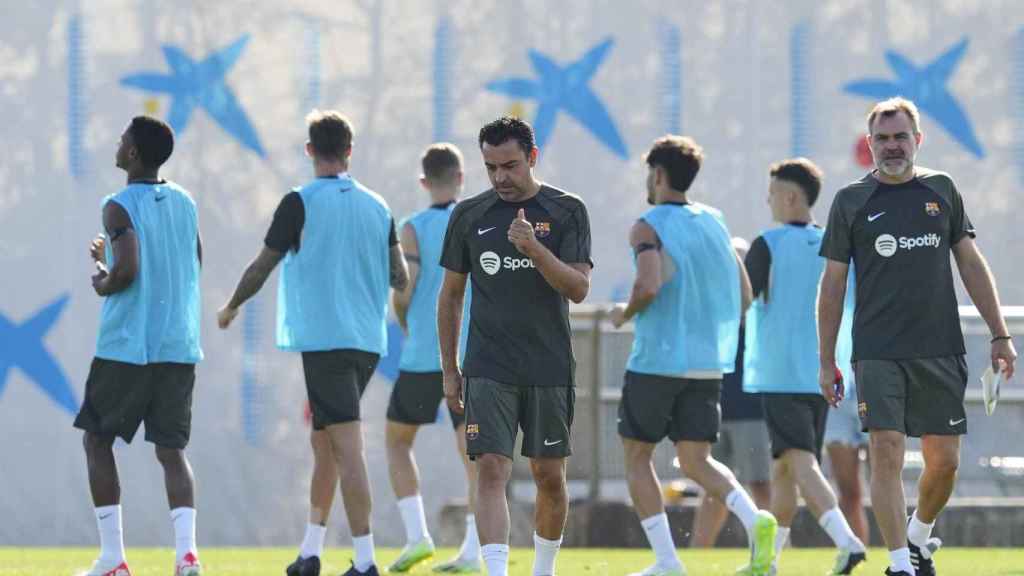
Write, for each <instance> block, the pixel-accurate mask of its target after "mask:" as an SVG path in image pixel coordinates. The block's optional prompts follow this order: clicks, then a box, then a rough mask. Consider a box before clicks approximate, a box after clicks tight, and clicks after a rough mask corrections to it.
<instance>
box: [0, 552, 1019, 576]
mask: <svg viewBox="0 0 1024 576" xmlns="http://www.w3.org/2000/svg"><path fill="white" fill-rule="evenodd" d="M453 552H454V551H453V550H451V549H444V550H439V551H438V554H437V556H435V560H445V559H447V558H448V557H449V556H450V555H451V554H452V553H453ZM679 553H680V556H681V558H682V559H683V562H684V563H685V564H686V568H687V571H688V572H689V574H690V576H705V575H706V576H726V575H731V574H732V573H733V571H734V570H735V568H736V567H737V566H738V565H740V564H742V563H744V561H745V553H744V551H743V550H738V549H727V550H700V551H697V550H687V549H681V550H680V551H679ZM95 554H96V550H95V549H93V548H0V576H51V575H53V576H72V575H74V574H76V573H77V572H78V571H81V570H84V569H87V568H88V567H89V565H90V563H91V562H92V560H93V559H94V558H95ZM397 554H398V550H397V549H379V550H378V551H377V562H378V566H380V567H381V568H383V567H384V566H386V565H387V563H388V562H389V561H391V560H392V559H393V558H394V557H395V556H396V555H397ZM350 556H351V551H350V550H349V549H348V548H329V549H328V550H327V551H326V552H325V553H324V563H325V564H324V570H323V572H322V574H323V575H324V576H336V575H337V574H341V573H342V572H344V571H345V570H346V569H348V559H349V557H350ZM294 558H295V549H294V548H262V549H255V548H205V549H202V550H201V551H200V559H201V560H202V561H203V567H204V570H203V573H204V575H208V576H263V575H268V576H269V575H281V574H284V567H285V566H286V565H287V564H288V563H289V562H291V561H292V560H293V559H294ZM532 558H533V550H531V549H528V548H515V549H513V551H512V560H511V562H512V564H511V570H510V572H509V574H510V576H529V574H530V573H531V572H530V568H531V562H532ZM886 558H887V554H886V553H885V551H884V550H881V549H872V550H871V552H870V553H869V555H868V562H867V564H865V565H862V567H861V568H860V569H858V570H857V572H856V574H859V575H868V576H878V575H880V574H882V572H883V571H884V570H885V566H886ZM832 559H833V552H832V550H826V549H807V548H797V549H787V550H786V551H785V553H784V554H783V556H782V562H781V564H780V570H779V574H780V576H805V575H806V576H822V575H823V574H825V573H827V572H828V570H829V568H831V567H832ZM128 561H129V565H130V566H131V568H132V573H133V574H134V576H171V574H173V570H174V567H173V565H172V563H173V561H174V557H173V551H172V550H170V549H167V548H146V549H137V548H132V549H129V550H128ZM652 561H653V555H652V554H651V553H650V552H649V551H647V550H641V549H632V550H621V549H593V548H591V549H583V548H567V549H564V550H562V551H561V552H560V553H559V555H558V565H557V568H558V573H559V574H560V575H561V576H575V575H584V576H606V575H607V576H624V575H626V574H629V573H631V572H634V571H637V572H638V571H640V570H642V569H643V568H644V567H645V566H647V565H648V564H649V563H651V562H652ZM936 568H937V569H938V572H939V574H942V575H943V576H997V575H998V576H1004V575H1010V574H1019V575H1024V550H1015V549H1006V548H991V549H979V548H948V549H943V550H941V551H940V552H939V553H938V554H937V555H936ZM431 573H432V572H431V571H430V567H429V563H427V564H424V565H420V566H418V567H417V568H416V569H414V570H413V571H412V572H411V574H431Z"/></svg>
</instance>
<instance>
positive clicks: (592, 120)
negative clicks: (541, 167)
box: [486, 38, 627, 158]
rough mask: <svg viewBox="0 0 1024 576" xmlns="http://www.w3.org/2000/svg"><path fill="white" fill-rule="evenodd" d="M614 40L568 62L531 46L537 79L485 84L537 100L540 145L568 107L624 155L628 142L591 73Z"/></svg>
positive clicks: (495, 81) (600, 138)
mask: <svg viewBox="0 0 1024 576" xmlns="http://www.w3.org/2000/svg"><path fill="white" fill-rule="evenodd" d="M613 44H614V41H613V40H612V39H611V38H608V39H607V40H605V41H604V42H601V43H600V44H598V45H597V46H594V47H593V48H591V49H590V50H588V51H587V53H586V54H584V55H583V56H582V57H580V59H579V60H576V61H575V62H573V63H571V64H569V65H568V66H560V65H558V63H556V62H555V61H554V60H552V59H551V58H549V57H547V56H545V55H544V54H541V53H540V52H538V51H536V50H530V51H529V57H530V64H531V65H532V66H533V70H534V72H536V73H537V76H538V78H537V79H536V80H532V79H529V78H501V79H498V80H493V81H491V82H488V83H487V85H486V88H487V89H488V90H490V91H491V92H497V93H499V94H505V95H507V96H511V97H513V98H524V99H530V100H536V101H537V102H538V107H537V115H536V117H535V118H534V119H533V128H534V130H535V131H536V134H537V146H539V147H543V146H544V144H545V143H546V142H547V141H548V138H549V137H550V136H551V133H552V132H553V131H554V128H555V121H556V119H557V116H558V111H559V110H565V112H566V113H567V114H569V115H570V116H572V117H573V118H575V119H576V121H577V122H579V123H580V124H582V125H583V127H584V128H586V129H587V130H589V131H590V132H591V133H592V134H593V135H594V136H595V137H596V138H597V139H598V140H600V141H601V143H603V144H604V145H605V146H607V147H608V148H610V149H611V150H612V151H613V152H615V153H616V154H617V155H619V156H620V157H622V158H625V157H626V155H627V152H626V144H625V143H624V142H623V141H622V136H620V135H619V131H618V129H616V128H615V122H614V121H613V120H612V118H611V116H610V115H609V114H608V110H607V109H606V108H605V107H604V104H602V103H601V100H600V99H599V98H598V97H597V95H596V94H594V92H593V90H591V89H590V86H589V82H590V79H591V77H593V75H594V73H595V72H597V69H598V68H599V67H600V66H601V63H602V62H603V61H604V59H605V56H607V55H608V50H610V49H611V47H612V45H613Z"/></svg>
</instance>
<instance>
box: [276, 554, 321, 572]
mask: <svg viewBox="0 0 1024 576" xmlns="http://www.w3.org/2000/svg"><path fill="white" fill-rule="evenodd" d="M284 573H285V574H287V576H320V557H319V556H310V557H309V558H303V557H302V556H299V557H298V558H296V559H295V562H292V563H291V564H289V565H288V567H287V568H285V570H284Z"/></svg>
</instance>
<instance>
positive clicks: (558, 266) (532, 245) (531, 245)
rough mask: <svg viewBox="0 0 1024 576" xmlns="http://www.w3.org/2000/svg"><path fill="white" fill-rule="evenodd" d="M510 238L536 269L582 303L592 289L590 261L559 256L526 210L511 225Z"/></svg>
mask: <svg viewBox="0 0 1024 576" xmlns="http://www.w3.org/2000/svg"><path fill="white" fill-rule="evenodd" d="M508 240H509V242H511V243H512V244H514V245H515V247H516V250H519V252H520V253H522V254H523V255H524V256H526V257H527V258H529V259H530V260H532V261H533V265H534V266H536V267H537V271H538V272H540V275H541V276H543V277H544V280H546V281H547V283H548V284H549V285H550V286H551V287H552V288H554V289H555V291H556V292H558V293H559V294H561V295H562V296H565V297H566V298H568V299H569V300H572V301H573V302H575V303H577V304H579V303H580V302H582V301H583V300H584V299H585V298H586V297H587V293H588V292H590V264H581V263H572V264H567V263H565V262H562V261H561V260H559V259H558V257H556V256H555V255H554V254H553V253H552V252H551V251H550V250H548V249H547V247H545V246H544V245H543V244H541V243H540V241H539V240H537V236H536V234H535V232H534V230H533V224H532V223H531V222H529V221H527V220H526V211H525V210H523V209H522V208H520V209H519V214H518V215H517V216H516V219H515V220H513V221H512V224H511V225H510V226H509V227H508Z"/></svg>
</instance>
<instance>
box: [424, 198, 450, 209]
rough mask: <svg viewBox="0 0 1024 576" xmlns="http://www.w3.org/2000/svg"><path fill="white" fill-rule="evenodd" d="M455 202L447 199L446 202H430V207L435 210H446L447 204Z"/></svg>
mask: <svg viewBox="0 0 1024 576" xmlns="http://www.w3.org/2000/svg"><path fill="white" fill-rule="evenodd" d="M452 204H455V200H449V201H447V202H438V203H437V204H431V205H430V207H431V208H433V209H435V210H447V209H448V207H449V206H451V205H452Z"/></svg>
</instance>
